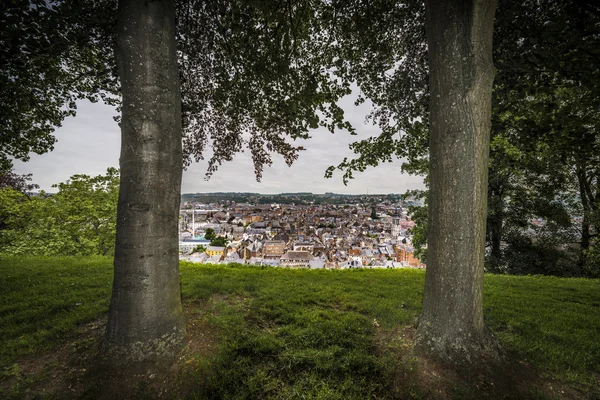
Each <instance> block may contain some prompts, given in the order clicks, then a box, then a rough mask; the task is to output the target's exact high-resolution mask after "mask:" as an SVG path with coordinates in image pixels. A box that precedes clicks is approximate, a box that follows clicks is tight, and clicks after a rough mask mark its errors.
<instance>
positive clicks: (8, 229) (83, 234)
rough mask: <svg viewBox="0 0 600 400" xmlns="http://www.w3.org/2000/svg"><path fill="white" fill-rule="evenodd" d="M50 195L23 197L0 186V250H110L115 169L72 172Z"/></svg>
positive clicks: (35, 252)
mask: <svg viewBox="0 0 600 400" xmlns="http://www.w3.org/2000/svg"><path fill="white" fill-rule="evenodd" d="M54 187H56V188H58V193H56V194H55V195H46V194H45V193H44V192H41V193H40V194H39V195H37V196H32V197H29V198H27V197H25V196H24V195H22V194H21V193H19V192H16V191H15V190H13V189H0V204H2V210H3V211H2V214H3V215H2V218H3V219H4V221H5V222H4V224H5V229H4V230H1V231H0V253H6V254H31V255H93V254H102V255H104V254H113V252H114V242H115V229H116V207H117V198H118V193H119V176H118V171H117V170H116V169H114V168H109V169H108V170H107V173H106V175H99V176H95V177H90V176H87V175H74V176H72V177H71V178H70V179H69V180H68V181H67V182H64V183H60V184H58V185H54Z"/></svg>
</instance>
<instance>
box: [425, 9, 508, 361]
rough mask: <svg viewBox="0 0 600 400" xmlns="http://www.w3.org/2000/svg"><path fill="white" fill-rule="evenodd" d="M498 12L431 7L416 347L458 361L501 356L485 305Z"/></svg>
mask: <svg viewBox="0 0 600 400" xmlns="http://www.w3.org/2000/svg"><path fill="white" fill-rule="evenodd" d="M495 9H496V1H494V0H490V1H487V0H479V1H478V0H471V1H467V0H450V1H435V0H427V2H426V17H427V42H428V49H429V50H428V51H429V65H430V78H429V82H430V89H431V101H430V106H431V114H430V175H429V176H430V192H429V229H428V232H429V237H428V252H427V274H426V278H425V292H424V296H423V311H422V314H421V317H420V320H419V326H418V329H417V347H418V349H419V350H420V351H422V352H424V353H425V354H428V355H431V356H434V357H436V358H439V359H442V360H445V361H450V362H458V363H461V362H464V361H470V360H473V359H475V358H479V357H480V356H482V355H483V353H484V352H485V353H490V354H492V353H495V351H496V347H495V346H492V344H493V343H494V341H493V340H491V337H490V335H489V333H488V331H487V329H486V328H485V325H484V322H483V307H482V300H483V266H484V249H485V228H486V227H485V222H486V206H487V204H486V202H487V182H488V157H489V142H490V129H491V100H492V83H493V80H494V67H493V64H492V31H493V23H494V13H495ZM492 347H493V349H492Z"/></svg>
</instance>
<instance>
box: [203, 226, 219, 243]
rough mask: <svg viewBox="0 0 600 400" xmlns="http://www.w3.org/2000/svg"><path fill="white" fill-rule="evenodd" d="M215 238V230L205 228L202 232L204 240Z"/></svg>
mask: <svg viewBox="0 0 600 400" xmlns="http://www.w3.org/2000/svg"><path fill="white" fill-rule="evenodd" d="M216 237H217V235H216V234H215V230H214V229H213V228H206V231H205V232H204V239H206V240H213V239H214V238H216Z"/></svg>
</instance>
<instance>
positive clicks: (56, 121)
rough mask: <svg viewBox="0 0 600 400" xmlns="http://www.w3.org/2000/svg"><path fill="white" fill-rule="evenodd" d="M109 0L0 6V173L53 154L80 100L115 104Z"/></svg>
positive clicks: (17, 0)
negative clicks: (33, 155) (32, 156)
mask: <svg viewBox="0 0 600 400" xmlns="http://www.w3.org/2000/svg"><path fill="white" fill-rule="evenodd" d="M114 5H115V2H114V1H109V0H106V1H104V0H97V1H86V2H80V1H76V0H62V1H52V2H47V1H38V0H12V1H3V2H2V3H1V4H0V104H1V105H2V106H1V107H0V119H1V120H2V121H3V123H2V124H1V126H0V169H5V170H6V169H9V168H10V166H11V165H12V162H11V161H10V158H11V157H13V158H16V159H19V160H23V161H26V160H28V159H29V153H31V152H34V153H38V154H41V153H44V152H46V151H49V150H51V149H52V147H53V145H54V143H55V141H56V139H55V138H54V136H53V135H52V133H53V131H54V129H55V128H56V127H58V126H60V125H61V123H62V122H63V120H64V119H65V118H66V117H68V116H72V115H75V112H76V109H77V104H76V101H77V100H78V99H88V100H90V101H93V102H96V101H98V100H100V99H103V100H104V101H106V102H108V103H111V104H115V103H116V98H115V97H114V96H112V95H114V94H115V93H117V90H118V84H117V83H116V81H115V79H114V76H115V71H114V69H113V66H114V60H113V53H112V50H111V48H112V33H111V25H112V24H111V22H112V21H113V15H114Z"/></svg>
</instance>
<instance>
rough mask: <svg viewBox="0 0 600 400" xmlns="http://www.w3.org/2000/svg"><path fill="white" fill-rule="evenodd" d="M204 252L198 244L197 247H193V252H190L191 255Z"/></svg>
mask: <svg viewBox="0 0 600 400" xmlns="http://www.w3.org/2000/svg"><path fill="white" fill-rule="evenodd" d="M205 251H206V247H204V246H202V245H201V244H199V245H198V246H196V247H194V250H192V253H204V252H205Z"/></svg>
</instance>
